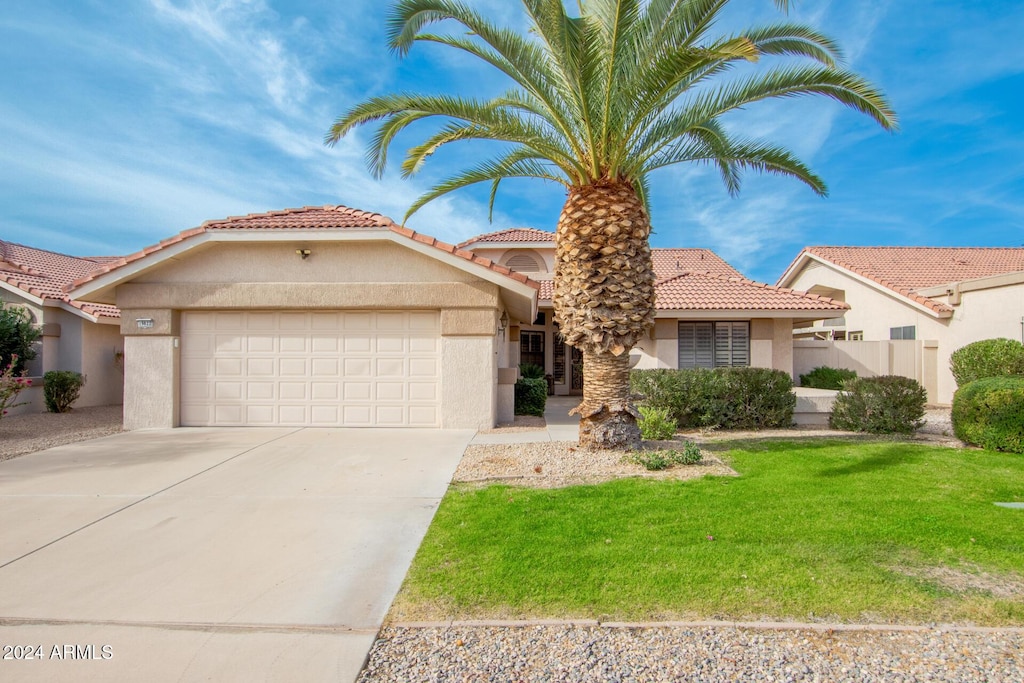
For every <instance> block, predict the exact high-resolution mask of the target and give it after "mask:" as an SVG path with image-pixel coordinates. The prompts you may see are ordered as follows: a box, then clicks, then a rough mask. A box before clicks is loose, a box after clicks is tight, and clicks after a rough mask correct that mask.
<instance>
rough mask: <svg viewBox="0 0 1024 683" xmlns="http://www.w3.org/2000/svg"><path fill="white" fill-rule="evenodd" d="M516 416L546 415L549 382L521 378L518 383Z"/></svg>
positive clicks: (542, 379)
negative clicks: (545, 407)
mask: <svg viewBox="0 0 1024 683" xmlns="http://www.w3.org/2000/svg"><path fill="white" fill-rule="evenodd" d="M515 391H516V407H515V411H516V415H539V416H540V415H544V406H545V404H547V402H548V382H547V380H546V379H544V378H543V377H541V378H540V379H528V378H526V377H523V378H521V379H520V380H519V381H518V382H516V389H515Z"/></svg>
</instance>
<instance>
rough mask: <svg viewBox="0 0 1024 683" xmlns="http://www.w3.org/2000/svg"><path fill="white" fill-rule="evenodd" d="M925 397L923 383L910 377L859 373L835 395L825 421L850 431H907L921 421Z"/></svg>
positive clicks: (876, 432) (922, 421)
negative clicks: (862, 375)
mask: <svg viewBox="0 0 1024 683" xmlns="http://www.w3.org/2000/svg"><path fill="white" fill-rule="evenodd" d="M927 401H928V394H927V392H926V391H925V389H924V387H922V386H921V385H920V384H919V383H918V382H917V380H913V379H910V378H909V377H899V376H896V375H884V376H882V377H861V378H858V379H855V380H852V381H850V382H847V383H846V385H845V387H844V389H843V391H842V393H840V394H839V395H838V396H836V402H835V404H833V406H832V415H830V416H829V419H828V424H829V426H830V427H832V429H845V430H848V431H852V432H869V433H871V434H910V433H913V432H915V431H917V430H918V429H920V428H921V426H922V425H923V424H924V407H925V403H926V402H927Z"/></svg>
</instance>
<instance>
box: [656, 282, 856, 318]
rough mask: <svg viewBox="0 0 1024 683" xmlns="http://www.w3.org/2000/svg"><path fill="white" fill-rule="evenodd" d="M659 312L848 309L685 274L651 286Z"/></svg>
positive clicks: (786, 291) (813, 298)
mask: <svg viewBox="0 0 1024 683" xmlns="http://www.w3.org/2000/svg"><path fill="white" fill-rule="evenodd" d="M654 291H655V295H656V297H657V300H656V307H657V309H658V310H659V311H679V310H684V311H807V312H811V313H813V312H822V313H826V314H831V313H835V312H838V311H845V310H847V309H849V308H850V307H849V305H847V304H845V303H843V302H841V301H836V300H834V299H830V298H828V297H824V296H818V295H816V294H808V293H807V292H798V291H794V290H792V289H786V288H783V287H775V286H772V285H766V284H764V283H762V282H754V281H753V280H747V279H746V278H742V277H730V276H728V275H722V274H719V273H706V272H704V273H702V272H689V273H683V274H681V275H677V276H675V277H672V278H669V279H667V280H662V281H661V282H658V283H657V284H656V285H655V286H654Z"/></svg>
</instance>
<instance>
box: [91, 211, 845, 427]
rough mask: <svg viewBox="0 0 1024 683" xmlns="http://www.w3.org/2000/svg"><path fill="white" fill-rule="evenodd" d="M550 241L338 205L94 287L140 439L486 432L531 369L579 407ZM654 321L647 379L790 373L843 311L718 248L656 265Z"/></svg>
mask: <svg viewBox="0 0 1024 683" xmlns="http://www.w3.org/2000/svg"><path fill="white" fill-rule="evenodd" d="M553 239H554V235H553V234H552V233H547V232H543V231H539V230H532V229H522V230H506V231H501V232H496V233H490V234H487V235H481V236H479V237H477V238H474V239H472V240H470V241H469V242H466V243H463V244H460V245H458V246H452V245H448V244H444V243H442V242H438V241H437V240H435V239H433V238H432V237H428V236H426V235H422V234H419V233H415V232H413V231H411V230H408V229H406V228H403V227H401V226H399V225H396V224H395V223H394V222H392V221H391V220H390V219H389V218H387V217H385V216H381V215H379V214H375V213H368V212H364V211H358V210H355V209H351V208H347V207H343V206H323V207H306V208H302V209H290V210H285V211H275V212H271V213H264V214H254V215H249V216H243V217H235V218H228V219H225V220H218V221H209V222H207V223H204V224H203V225H202V226H200V227H198V228H195V229H193V230H188V231H185V232H183V233H181V234H179V235H176V236H174V237H172V238H170V239H167V240H164V241H163V242H161V243H159V244H157V245H154V246H152V247H150V248H148V249H145V250H143V251H141V252H139V253H137V254H133V255H131V256H128V257H126V258H124V259H122V260H120V261H118V262H116V263H111V264H107V265H105V266H104V267H102V268H101V269H100V270H98V271H95V272H92V273H89V274H88V275H86V276H85V277H82V278H80V279H79V280H78V281H77V282H76V283H75V285H74V289H73V290H72V294H73V296H75V297H76V298H78V299H83V300H88V301H96V302H99V303H102V304H105V305H107V306H116V307H118V308H119V309H120V311H121V333H122V334H123V335H124V350H125V367H124V371H125V387H124V414H125V427H126V428H127V429H140V428H153V427H175V426H206V425H218V426H231V425H309V426H358V427H442V428H466V429H481V428H489V427H492V426H494V425H495V424H497V423H500V422H506V421H510V420H511V419H512V411H513V385H514V383H515V380H516V378H517V373H518V367H519V364H520V363H521V362H536V363H538V364H541V365H543V366H544V368H545V370H546V372H547V373H548V374H549V375H551V381H552V384H553V387H552V388H553V390H554V391H556V392H557V393H559V394H571V393H575V392H578V391H579V390H580V389H581V382H582V379H581V375H580V372H579V361H578V358H574V356H573V352H572V349H571V348H569V347H566V346H565V345H564V344H562V343H561V342H560V339H559V336H558V334H557V326H556V325H555V323H554V321H553V320H552V315H551V313H552V311H551V291H552V290H551V271H552V259H553V255H554V242H553ZM654 261H655V266H656V269H657V271H658V278H659V281H658V288H657V294H658V319H657V323H656V327H655V329H654V330H653V331H652V333H651V335H650V336H649V337H648V338H647V339H645V340H644V341H643V342H642V343H641V344H640V346H639V347H638V348H637V349H636V361H637V364H638V366H639V367H665V368H674V367H680V366H687V365H690V366H707V367H712V366H716V365H754V366H760V367H773V368H778V369H781V370H784V371H786V372H791V371H792V329H793V325H794V324H804V322H805V321H810V320H814V319H816V318H822V317H834V316H836V315H838V314H840V313H842V312H843V311H844V310H845V309H846V305H845V304H843V303H837V302H835V301H832V300H830V299H828V298H826V297H821V296H816V295H809V294H804V293H800V292H794V291H791V290H787V289H781V288H777V287H771V286H769V285H764V284H759V283H755V282H751V281H749V280H746V279H745V278H743V277H742V276H741V275H740V274H739V273H738V272H736V271H735V270H734V269H733V268H732V267H731V266H729V265H728V264H727V263H725V262H724V261H722V260H721V259H720V258H719V257H718V256H716V255H715V254H713V253H712V252H710V251H707V250H703V249H657V250H655V252H654Z"/></svg>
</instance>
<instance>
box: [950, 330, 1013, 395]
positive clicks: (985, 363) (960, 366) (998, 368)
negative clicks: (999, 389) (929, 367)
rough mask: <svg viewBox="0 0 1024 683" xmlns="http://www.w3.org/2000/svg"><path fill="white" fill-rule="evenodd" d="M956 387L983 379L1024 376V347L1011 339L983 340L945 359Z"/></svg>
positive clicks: (962, 348) (964, 347) (961, 348)
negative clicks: (947, 359) (947, 361)
mask: <svg viewBox="0 0 1024 683" xmlns="http://www.w3.org/2000/svg"><path fill="white" fill-rule="evenodd" d="M949 369H950V370H952V371H953V379H955V380H956V385H957V386H958V387H962V386H964V385H965V384H967V383H968V382H973V381H974V380H977V379H983V378H985V377H1003V376H1005V375H1024V344H1021V343H1020V342H1019V341H1016V340H1013V339H983V340H981V341H976V342H974V343H973V344H968V345H967V346H961V347H960V348H959V349H957V350H956V351H954V352H953V353H952V355H950V357H949Z"/></svg>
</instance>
